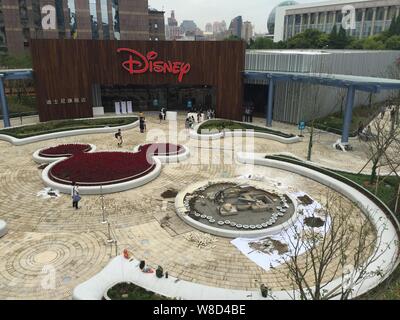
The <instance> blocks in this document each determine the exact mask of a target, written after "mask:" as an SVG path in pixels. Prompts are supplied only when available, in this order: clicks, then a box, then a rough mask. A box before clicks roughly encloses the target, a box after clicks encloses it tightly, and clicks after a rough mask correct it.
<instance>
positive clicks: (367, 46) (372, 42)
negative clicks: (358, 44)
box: [363, 37, 386, 50]
mask: <svg viewBox="0 0 400 320" xmlns="http://www.w3.org/2000/svg"><path fill="white" fill-rule="evenodd" d="M363 49H364V50H385V49H386V47H385V43H384V42H383V41H381V40H377V39H376V38H374V37H369V38H367V39H365V40H364V44H363Z"/></svg>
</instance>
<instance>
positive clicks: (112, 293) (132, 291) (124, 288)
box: [107, 282, 171, 300]
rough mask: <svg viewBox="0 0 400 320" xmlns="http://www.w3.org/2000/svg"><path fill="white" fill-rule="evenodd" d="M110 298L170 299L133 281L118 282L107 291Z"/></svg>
mask: <svg viewBox="0 0 400 320" xmlns="http://www.w3.org/2000/svg"><path fill="white" fill-rule="evenodd" d="M107 295H108V297H109V298H110V299H111V300H171V299H169V298H167V297H164V296H161V295H158V294H156V293H154V292H151V291H147V290H146V289H143V288H142V287H139V286H137V285H135V284H133V283H126V282H124V283H118V284H116V285H115V286H113V287H112V288H111V289H109V290H108V291H107Z"/></svg>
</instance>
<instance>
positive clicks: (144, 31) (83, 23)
mask: <svg viewBox="0 0 400 320" xmlns="http://www.w3.org/2000/svg"><path fill="white" fill-rule="evenodd" d="M45 5H51V6H53V7H54V8H55V9H56V25H55V29H49V30H45V29H43V26H42V19H43V18H44V17H45V16H47V15H48V13H44V14H43V13H42V9H43V7H44V6H45ZM149 16H150V13H149V9H148V0H46V1H43V0H18V1H17V0H0V51H2V52H8V53H10V54H20V53H24V52H25V51H28V50H29V40H30V39H40V38H52V39H105V40H107V39H115V40H148V39H149V37H150V30H149ZM163 23H164V22H163Z"/></svg>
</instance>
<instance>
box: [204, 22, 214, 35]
mask: <svg viewBox="0 0 400 320" xmlns="http://www.w3.org/2000/svg"><path fill="white" fill-rule="evenodd" d="M204 31H205V32H206V33H213V25H212V24H211V23H207V24H206V27H205V28H204Z"/></svg>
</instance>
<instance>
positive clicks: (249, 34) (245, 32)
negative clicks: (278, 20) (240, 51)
mask: <svg viewBox="0 0 400 320" xmlns="http://www.w3.org/2000/svg"><path fill="white" fill-rule="evenodd" d="M251 38H253V25H252V24H251V22H250V21H245V22H243V27H242V39H243V40H244V41H246V42H249V41H250V39H251Z"/></svg>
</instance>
